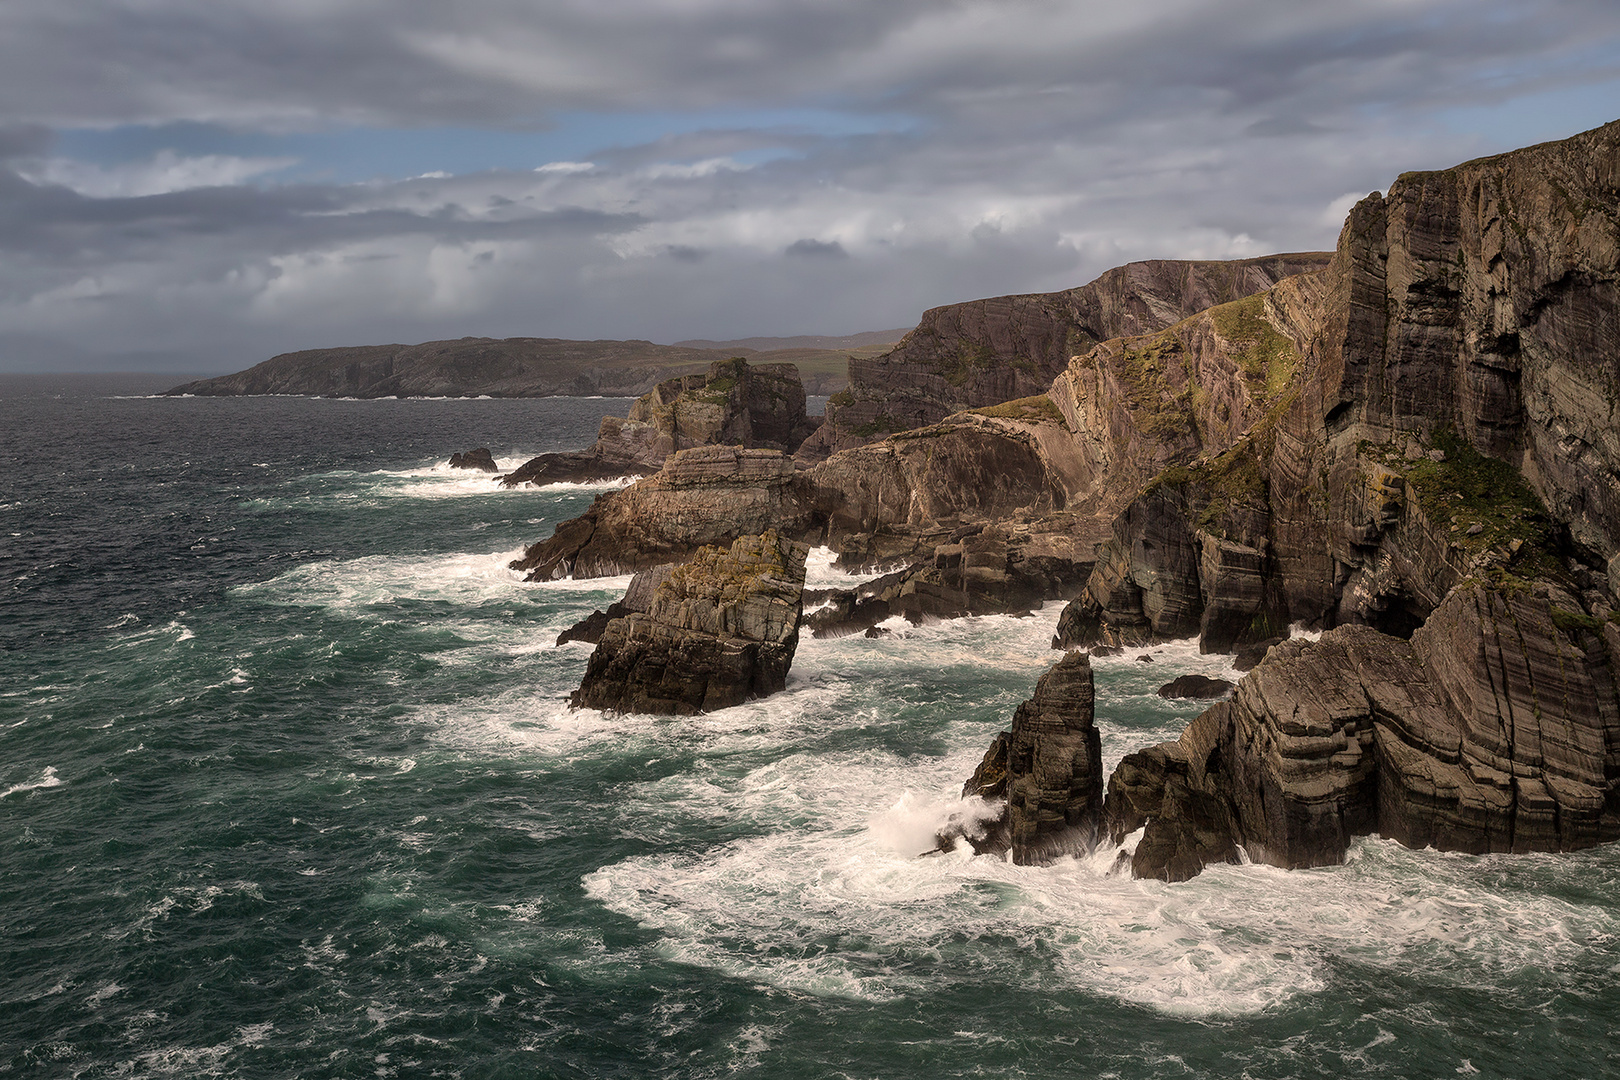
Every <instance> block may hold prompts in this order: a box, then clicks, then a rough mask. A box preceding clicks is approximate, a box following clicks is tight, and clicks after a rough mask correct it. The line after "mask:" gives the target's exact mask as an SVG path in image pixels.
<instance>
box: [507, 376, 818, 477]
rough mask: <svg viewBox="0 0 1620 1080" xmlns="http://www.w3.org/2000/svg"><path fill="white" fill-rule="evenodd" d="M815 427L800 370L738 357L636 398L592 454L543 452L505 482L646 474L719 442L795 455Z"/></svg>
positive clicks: (609, 421) (611, 421)
mask: <svg viewBox="0 0 1620 1080" xmlns="http://www.w3.org/2000/svg"><path fill="white" fill-rule="evenodd" d="M815 427H816V422H815V421H813V420H811V419H810V418H809V417H807V416H806V415H805V399H804V387H803V386H802V385H800V383H799V372H798V369H797V368H795V367H794V366H793V365H792V364H750V363H749V362H748V361H747V360H745V359H743V358H742V357H732V358H731V359H729V360H717V361H715V362H714V363H712V364H710V365H709V367H708V370H707V371H705V372H703V373H702V374H700V375H685V376H681V377H679V378H674V379H668V380H666V381H664V382H661V383H659V384H658V385H657V386H655V387H653V388H652V389H651V390H650V391H648V392H647V393H646V394H643V395H642V396H641V397H640V398H638V399H637V400H636V403H635V404H634V405H632V406H631V407H630V415H629V416H628V417H624V418H620V417H616V416H608V417H604V418H603V419H602V425H601V427H600V428H599V429H598V432H597V436H596V442H595V443H594V444H592V445H591V446H590V447H588V448H587V449H584V450H574V451H568V452H565V453H553V454H541V455H539V456H538V457H534V458H531V459H529V460H528V461H526V462H524V463H523V465H521V466H519V467H518V468H517V469H514V470H513V471H512V472H511V473H509V474H507V475H506V476H505V477H504V478H503V479H502V481H501V483H502V484H503V485H504V486H506V487H517V486H519V485H522V484H555V483H582V482H589V481H595V480H607V479H615V478H618V477H621V476H645V475H647V474H648V473H653V472H657V471H658V469H659V468H661V467H662V466H663V464H664V461H665V460H666V459H667V458H668V457H669V456H670V455H671V454H673V453H675V452H676V451H677V450H686V449H690V448H691V447H694V446H708V445H711V444H714V443H725V444H727V445H730V446H742V447H748V448H761V447H763V448H765V449H772V450H786V451H791V450H792V449H793V448H794V447H796V446H798V445H799V443H801V442H802V441H803V440H804V439H805V437H806V436H807V435H808V434H809V433H810V432H811V431H813V430H815Z"/></svg>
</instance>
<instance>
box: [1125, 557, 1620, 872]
mask: <svg viewBox="0 0 1620 1080" xmlns="http://www.w3.org/2000/svg"><path fill="white" fill-rule="evenodd" d="M1562 605H1572V606H1571V607H1567V608H1566V607H1564V606H1562ZM1577 606H1578V605H1577V604H1576V602H1575V601H1574V600H1573V598H1572V597H1570V596H1569V595H1568V594H1567V593H1561V592H1559V591H1558V590H1557V589H1556V588H1551V587H1541V588H1536V589H1533V590H1523V591H1517V592H1501V591H1496V590H1492V589H1488V588H1485V587H1483V586H1480V585H1477V584H1465V585H1462V586H1459V587H1458V588H1457V589H1455V590H1454V591H1453V592H1452V593H1451V594H1450V595H1449V596H1448V597H1447V598H1446V599H1445V601H1444V602H1443V603H1442V604H1441V606H1440V607H1439V608H1438V609H1437V610H1436V611H1435V613H1434V614H1433V615H1432V616H1431V617H1430V618H1429V620H1428V621H1427V622H1426V623H1425V624H1424V626H1423V627H1422V628H1421V629H1419V630H1418V631H1417V632H1416V633H1415V634H1414V635H1413V637H1412V639H1411V641H1404V640H1402V639H1400V638H1397V637H1393V636H1391V635H1388V634H1383V633H1380V632H1379V631H1376V630H1373V629H1372V628H1370V627H1365V626H1342V627H1339V628H1337V629H1334V630H1331V631H1329V632H1328V633H1326V634H1324V635H1323V636H1322V638H1321V640H1320V641H1318V642H1314V643H1313V642H1307V641H1304V640H1302V639H1295V640H1293V641H1288V642H1285V643H1283V644H1281V645H1277V646H1274V647H1273V648H1272V649H1271V651H1270V653H1269V654H1268V655H1267V657H1266V659H1265V660H1264V661H1263V662H1262V663H1261V664H1260V665H1259V666H1258V667H1256V668H1255V669H1254V670H1253V671H1252V672H1251V673H1250V674H1249V675H1247V676H1246V677H1245V678H1244V679H1243V681H1242V682H1241V683H1239V684H1238V687H1237V691H1236V693H1235V694H1234V696H1233V698H1232V700H1231V701H1229V702H1221V703H1219V704H1217V705H1215V706H1213V707H1211V708H1210V709H1209V710H1208V711H1206V712H1205V713H1203V714H1202V715H1201V716H1199V717H1198V718H1197V719H1196V720H1194V721H1193V723H1192V724H1191V725H1189V726H1188V728H1187V730H1186V731H1184V732H1183V733H1182V735H1181V738H1180V739H1178V740H1177V741H1176V742H1175V743H1170V744H1164V745H1161V746H1156V747H1151V748H1149V749H1147V750H1143V751H1138V752H1137V753H1134V754H1131V755H1129V756H1127V757H1126V759H1125V760H1124V761H1123V762H1122V763H1121V765H1120V767H1119V769H1118V770H1116V772H1115V774H1114V776H1113V777H1111V778H1110V781H1109V790H1108V797H1107V803H1106V806H1105V810H1104V820H1105V822H1106V825H1107V828H1108V831H1109V834H1110V838H1111V839H1112V840H1113V841H1114V842H1116V843H1117V842H1120V841H1122V840H1123V839H1124V838H1125V836H1126V835H1127V834H1129V833H1131V832H1134V831H1135V830H1136V829H1138V828H1142V829H1145V832H1144V834H1143V837H1142V839H1141V841H1140V843H1139V844H1138V845H1137V847H1136V849H1135V853H1134V856H1133V858H1132V870H1133V872H1134V873H1135V874H1137V875H1138V876H1144V877H1162V878H1167V879H1170V880H1181V879H1184V878H1186V877H1189V876H1191V875H1192V874H1195V873H1197V872H1198V870H1199V869H1201V868H1202V866H1204V865H1206V864H1207V863H1209V862H1213V861H1222V860H1229V859H1233V858H1235V857H1236V851H1237V848H1238V847H1241V848H1242V849H1243V850H1244V851H1245V852H1246V853H1247V855H1248V857H1249V858H1251V859H1253V860H1255V861H1257V862H1267V863H1271V864H1274V865H1277V866H1285V867H1303V866H1321V865H1327V864H1332V863H1337V862H1341V861H1342V860H1343V858H1344V853H1345V850H1346V848H1347V847H1348V845H1349V843H1350V840H1351V839H1352V838H1353V837H1356V836H1360V835H1366V834H1370V833H1378V834H1380V835H1383V836H1388V837H1392V838H1394V839H1396V840H1399V841H1400V842H1402V843H1404V844H1407V845H1409V846H1412V847H1425V846H1434V847H1436V848H1440V849H1442V850H1450V851H1467V852H1475V853H1481V852H1488V851H1560V850H1571V849H1575V848H1581V847H1587V846H1590V845H1592V844H1595V843H1598V842H1601V841H1605V840H1611V839H1615V838H1617V837H1620V770H1617V769H1616V765H1620V682H1617V681H1616V672H1617V670H1620V626H1616V625H1615V624H1613V623H1599V624H1596V625H1594V623H1595V622H1596V621H1595V620H1591V619H1590V618H1588V617H1582V616H1579V615H1578V614H1576V612H1575V610H1574V608H1575V607H1577Z"/></svg>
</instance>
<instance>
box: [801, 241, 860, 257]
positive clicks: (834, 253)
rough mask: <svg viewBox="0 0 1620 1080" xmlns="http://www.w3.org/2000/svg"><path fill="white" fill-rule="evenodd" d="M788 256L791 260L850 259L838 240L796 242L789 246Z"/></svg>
mask: <svg viewBox="0 0 1620 1080" xmlns="http://www.w3.org/2000/svg"><path fill="white" fill-rule="evenodd" d="M787 254H788V256H789V257H790V258H800V259H847V258H849V252H847V251H845V250H844V245H843V244H840V243H839V242H838V241H836V240H831V241H823V240H810V239H805V240H795V241H793V243H791V244H789V245H788V246H787Z"/></svg>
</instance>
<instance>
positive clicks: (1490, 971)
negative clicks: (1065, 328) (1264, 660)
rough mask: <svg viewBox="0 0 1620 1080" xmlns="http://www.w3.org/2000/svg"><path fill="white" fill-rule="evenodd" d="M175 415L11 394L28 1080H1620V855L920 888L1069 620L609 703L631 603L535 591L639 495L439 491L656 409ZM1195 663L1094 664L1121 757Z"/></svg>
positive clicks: (1109, 731)
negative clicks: (584, 620) (735, 692)
mask: <svg viewBox="0 0 1620 1080" xmlns="http://www.w3.org/2000/svg"><path fill="white" fill-rule="evenodd" d="M159 381H161V380H159ZM159 388H161V387H160V386H157V385H155V384H154V381H153V380H141V379H116V378H108V377H99V378H95V379H91V378H75V379H54V380H53V379H47V378H32V379H31V378H21V377H6V378H3V379H0V419H3V423H0V466H3V479H0V543H3V547H0V605H3V606H0V971H3V972H4V974H5V978H4V980H3V981H0V1071H3V1072H14V1073H17V1074H19V1075H28V1076H137V1077H140V1076H233V1077H237V1076H240V1077H257V1076H264V1077H272V1076H273V1077H324V1076H334V1077H336V1076H367V1077H376V1076H398V1077H415V1076H461V1077H496V1076H514V1077H517V1076H522V1077H529V1076H559V1077H598V1076H625V1077H643V1076H669V1077H708V1076H736V1075H744V1076H748V1075H759V1076H771V1077H845V1076H848V1077H948V1076H1019V1077H1046V1076H1053V1077H1057V1076H1064V1077H1071V1076H1118V1077H1159V1076H1251V1077H1316V1076H1347V1075H1354V1076H1363V1075H1368V1076H1372V1075H1387V1076H1453V1075H1485V1076H1525V1077H1529V1076H1534V1077H1551V1076H1570V1077H1592V1076H1601V1075H1612V1074H1614V1073H1615V1072H1616V1071H1617V1067H1616V1056H1615V1055H1616V1051H1615V1046H1616V1040H1615V1035H1616V1028H1617V1027H1620V1021H1617V1020H1616V1017H1617V1016H1620V990H1617V989H1616V986H1615V981H1616V972H1617V971H1620V938H1617V931H1620V853H1617V852H1616V851H1615V850H1614V849H1612V848H1606V849H1600V850H1597V851H1591V852H1585V853H1580V854H1577V855H1571V856H1514V857H1501V856H1498V857H1491V858H1473V857H1465V856H1456V855H1438V854H1435V853H1433V852H1409V851H1405V850H1403V849H1401V848H1399V847H1397V846H1395V845H1393V844H1389V843H1386V842H1383V841H1377V840H1372V841H1363V842H1361V843H1358V844H1357V845H1356V847H1355V848H1354V849H1353V850H1352V853H1351V858H1350V861H1349V863H1348V864H1347V865H1345V866H1343V867H1337V868H1331V869H1324V870H1315V871H1308V872H1296V873H1288V872H1283V871H1278V870H1274V869H1271V868H1267V867H1255V866H1241V867H1219V868H1214V869H1212V870H1210V871H1208V872H1206V873H1205V874H1204V875H1203V876H1201V877H1199V878H1198V879H1196V880H1194V881H1192V882H1187V883H1184V884H1179V885H1170V886H1167V885H1163V884H1161V883H1157V882H1137V881H1131V880H1129V879H1128V878H1121V877H1118V876H1114V875H1111V874H1110V873H1109V870H1110V866H1111V859H1110V857H1109V855H1107V854H1104V855H1101V856H1099V857H1097V858H1095V859H1090V860H1079V861H1070V862H1066V863H1062V864H1059V865H1057V866H1052V867H1045V868H1029V867H1014V866H1010V865H1008V864H1006V863H1002V862H999V861H997V860H994V859H990V858H972V857H969V856H967V855H966V854H953V855H950V856H944V857H929V858H920V857H918V854H919V852H921V851H923V850H925V849H926V848H927V847H929V846H930V844H931V842H932V836H933V830H934V828H935V827H936V826H937V825H938V824H939V823H940V822H941V821H943V820H944V819H945V818H946V817H947V816H948V815H950V814H951V813H953V812H955V813H960V812H962V810H963V807H962V806H961V805H960V804H959V803H958V801H957V799H956V794H957V792H958V790H959V788H960V785H961V782H962V780H963V778H964V777H965V776H966V775H967V774H968V773H969V772H970V771H971V770H972V767H973V765H974V764H975V763H976V762H977V760H978V758H979V756H980V755H981V754H982V752H983V750H984V747H985V746H986V745H987V743H988V741H989V739H990V737H991V736H992V735H993V733H994V732H995V731H997V730H1000V729H1001V728H1002V727H1004V726H1005V725H1006V723H1007V722H1008V720H1009V718H1010V716H1011V713H1012V710H1013V709H1014V707H1015V706H1016V705H1017V703H1018V702H1019V701H1020V700H1022V699H1023V698H1024V697H1027V696H1028V695H1029V693H1030V692H1031V690H1032V688H1033V685H1034V682H1035V680H1036V678H1038V676H1039V675H1040V673H1041V672H1042V671H1043V670H1044V669H1045V668H1046V667H1047V666H1048V665H1049V664H1050V663H1051V662H1052V661H1053V660H1054V659H1055V656H1054V654H1052V653H1051V652H1050V651H1049V650H1048V649H1047V648H1046V643H1047V640H1048V639H1049V637H1050V634H1051V631H1052V627H1053V624H1054V623H1055V621H1056V618H1057V605H1048V606H1047V607H1046V608H1045V609H1044V610H1043V611H1041V612H1039V613H1037V614H1036V615H1035V616H1033V617H1031V618H1028V619H1013V618H1004V617H996V618H984V619H969V620H961V621H957V622H951V623H941V624H936V625H931V626H926V627H921V628H908V627H905V626H904V624H898V625H897V626H896V631H897V632H896V634H895V635H894V636H892V637H888V638H883V639H878V640H868V639H866V638H864V637H853V638H845V639H841V640H836V641H814V640H806V641H804V642H803V643H802V644H801V646H800V650H799V654H798V657H797V659H796V661H795V664H794V668H793V673H792V675H791V677H790V685H789V689H788V691H787V692H786V693H785V694H782V695H780V696H778V697H775V698H772V699H769V700H767V701H764V702H758V703H753V704H750V705H747V706H744V707H741V708H737V709H731V710H726V711H723V712H719V713H715V714H711V715H707V716H701V717H694V718H689V719H680V720H658V719H646V718H635V717H607V716H603V715H601V714H598V713H594V712H588V711H582V712H571V711H569V710H568V709H567V707H566V704H565V701H566V695H567V693H568V692H569V691H570V690H572V689H573V688H574V687H575V686H576V685H577V684H578V680H579V676H580V673H581V671H582V669H583V667H584V663H585V659H586V657H587V655H588V654H589V647H588V646H584V645H578V644H571V645H568V646H564V647H562V648H556V647H554V646H553V644H552V643H553V641H554V640H555V637H556V634H557V633H558V631H559V630H561V629H562V628H564V627H566V626H568V625H569V624H571V623H572V622H574V621H575V620H576V619H577V618H579V617H580V616H582V615H583V614H585V613H587V612H589V611H590V610H591V609H592V608H593V607H601V606H605V605H606V604H607V603H608V602H610V601H611V600H612V599H614V598H616V596H617V594H618V592H619V591H622V589H623V587H624V584H625V581H624V580H623V579H617V580H607V581H598V582H561V583H552V584H546V585H524V584H521V583H520V582H519V581H517V580H516V579H515V578H514V577H513V575H511V574H510V573H509V572H508V571H507V570H506V569H505V563H506V561H507V560H508V559H510V558H511V557H512V556H513V555H514V554H515V553H516V551H517V550H518V549H519V548H520V547H521V546H522V545H523V544H524V543H526V542H529V541H531V540H534V539H536V538H538V537H541V536H544V535H546V534H547V533H548V532H549V530H550V527H551V525H552V524H554V523H556V522H557V521H559V520H562V519H565V518H567V517H571V516H573V515H575V514H577V513H579V512H580V511H581V510H583V509H584V507H585V506H586V505H588V503H589V501H590V500H591V499H592V498H593V497H594V496H595V495H596V494H598V493H599V492H600V490H601V489H591V488H586V489H556V490H540V491H534V490H530V491H519V492H502V491H500V490H498V489H497V488H495V487H494V485H493V484H491V483H490V482H489V481H488V480H487V479H486V478H484V477H482V476H471V475H467V474H453V473H450V472H449V471H448V470H446V469H444V468H443V467H442V464H440V463H442V462H443V461H444V459H446V458H447V457H448V456H449V454H450V453H451V452H453V451H456V450H463V449H467V448H470V447H473V446H479V445H487V446H489V447H491V449H492V450H494V452H495V454H496V456H497V457H498V458H502V459H504V460H506V461H507V462H508V463H509V464H510V463H515V462H516V461H517V460H521V459H522V458H524V457H526V456H528V455H529V454H532V453H537V452H539V451H542V450H548V449H562V448H567V447H572V446H578V445H582V444H584V443H585V442H588V441H589V438H590V436H591V434H592V433H593V432H594V430H595V427H596V423H597V420H598V419H599V418H600V416H601V415H603V413H620V414H622V412H623V409H624V407H625V405H626V404H627V403H625V402H623V401H614V400H594V401H593V400H584V401H581V400H549V401H372V402H343V401H307V400H301V399H255V400H197V399H181V400H169V399H158V400H153V399H150V398H145V397H142V396H140V395H142V394H145V393H147V392H149V391H151V390H153V389H159ZM811 573H812V577H813V579H814V580H816V581H820V582H823V583H832V582H833V581H835V580H838V579H839V577H840V575H837V574H835V573H834V572H833V571H832V570H831V569H830V567H829V565H828V558H827V556H826V554H825V553H820V554H818V555H817V556H816V557H814V558H813V559H812V570H811ZM1150 652H1151V653H1152V654H1153V655H1154V660H1153V662H1152V663H1140V662H1138V660H1137V658H1136V654H1135V653H1129V654H1127V655H1125V656H1123V657H1117V658H1109V659H1105V660H1099V661H1097V664H1096V667H1097V683H1098V716H1099V726H1100V727H1101V728H1102V731H1103V750H1104V756H1105V758H1106V759H1107V760H1108V763H1109V764H1110V765H1112V763H1113V762H1114V761H1117V760H1118V758H1119V757H1121V756H1123V755H1124V754H1125V753H1126V752H1128V751H1129V750H1130V749H1132V748H1135V747H1137V746H1140V745H1142V744H1145V743H1149V742H1154V741H1159V740H1161V739H1164V738H1168V737H1172V736H1173V735H1174V734H1175V733H1176V732H1177V731H1179V729H1180V727H1181V726H1182V725H1183V724H1184V723H1185V722H1186V721H1187V720H1188V719H1189V718H1190V717H1191V715H1193V713H1194V712H1195V711H1196V706H1193V705H1188V704H1186V703H1179V704H1178V703H1167V702H1164V701H1161V700H1160V699H1159V698H1158V697H1157V696H1156V695H1155V694H1154V693H1153V691H1154V690H1155V689H1156V688H1157V687H1158V686H1159V685H1160V684H1161V683H1163V682H1165V681H1168V679H1169V678H1170V677H1171V676H1172V675H1174V674H1177V673H1180V672H1183V671H1200V672H1204V673H1208V674H1220V673H1222V672H1223V671H1226V669H1225V668H1224V661H1223V660H1222V659H1221V658H1219V657H1199V656H1198V655H1197V653H1196V650H1195V649H1194V648H1193V647H1192V646H1190V645H1185V644H1183V645H1172V646H1166V647H1162V648H1159V649H1155V650H1150ZM1228 674H1229V672H1228Z"/></svg>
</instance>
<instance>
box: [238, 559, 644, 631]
mask: <svg viewBox="0 0 1620 1080" xmlns="http://www.w3.org/2000/svg"><path fill="white" fill-rule="evenodd" d="M522 554H523V549H522V548H515V549H513V550H510V551H502V552H494V553H488V554H466V553H454V554H448V555H435V556H429V557H426V558H419V559H401V558H397V557H394V556H382V555H374V556H366V557H364V558H360V559H348V560H323V561H319V562H312V563H305V564H303V565H301V566H298V567H295V568H294V569H292V570H289V571H288V572H286V573H285V574H282V575H280V576H279V577H275V578H272V579H270V580H269V581H263V582H255V583H251V584H248V585H241V586H238V587H237V588H236V589H235V590H233V591H234V593H235V594H237V595H243V596H253V597H257V598H259V599H263V600H266V601H268V602H271V603H281V604H313V605H317V606H321V607H327V608H331V609H333V610H341V611H347V612H354V613H363V612H364V611H365V610H366V609H368V608H372V607H376V606H379V605H388V604H392V603H395V602H397V601H402V600H432V601H442V602H448V603H450V604H453V605H456V606H458V607H460V608H463V609H476V608H477V607H478V606H480V605H482V604H486V603H492V602H498V601H502V600H511V599H514V598H519V597H521V596H522V595H523V594H524V593H527V592H534V593H539V594H547V593H559V594H570V593H573V594H593V595H590V596H585V597H582V600H583V601H584V602H586V603H589V602H591V601H592V600H602V601H605V602H611V600H612V599H617V598H618V597H619V596H622V595H623V593H624V590H625V589H626V588H628V587H629V584H630V577H629V575H624V576H621V577H607V578H594V579H590V580H584V581H574V580H571V579H564V580H560V581H544V582H533V583H527V582H524V581H523V579H522V575H521V574H519V573H517V572H516V571H513V570H512V569H510V568H509V566H508V564H509V563H511V562H512V560H514V559H516V558H518V557H519V556H521V555H522ZM447 618H449V619H451V620H452V625H454V627H455V628H456V629H457V630H458V632H470V633H472V634H473V635H474V636H475V637H489V638H492V639H493V638H494V637H496V636H497V633H498V634H499V636H500V637H501V638H502V639H503V640H507V639H510V638H512V637H513V636H514V635H513V627H512V626H511V624H510V622H506V623H501V624H496V623H494V622H490V623H488V625H487V626H486V627H485V629H484V630H482V631H480V630H479V629H478V628H477V626H476V625H475V623H476V622H477V620H476V619H475V618H474V617H473V616H472V614H471V613H470V612H468V611H465V610H464V611H462V612H460V613H459V614H455V615H451V616H447ZM556 618H557V620H558V621H554V622H553V623H548V624H547V625H546V626H544V627H536V626H533V625H530V626H529V627H528V628H527V629H528V630H529V631H534V632H539V633H541V634H542V636H543V635H544V633H545V632H549V634H550V636H551V637H552V638H555V637H556V634H557V632H558V630H559V629H561V628H563V627H566V626H568V625H571V624H572V622H573V621H574V619H572V618H567V617H566V616H561V615H559V616H557V617H556ZM516 636H517V637H521V636H522V633H521V632H520V633H519V634H518V635H516Z"/></svg>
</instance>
